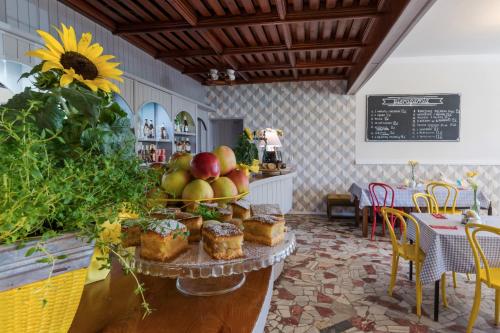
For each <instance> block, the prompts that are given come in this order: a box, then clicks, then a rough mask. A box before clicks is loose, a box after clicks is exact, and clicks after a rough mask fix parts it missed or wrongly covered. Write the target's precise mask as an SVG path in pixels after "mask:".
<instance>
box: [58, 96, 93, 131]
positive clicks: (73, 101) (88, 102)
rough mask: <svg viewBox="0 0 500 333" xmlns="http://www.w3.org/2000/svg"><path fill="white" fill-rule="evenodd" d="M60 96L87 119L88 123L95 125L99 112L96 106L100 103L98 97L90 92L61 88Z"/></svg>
mask: <svg viewBox="0 0 500 333" xmlns="http://www.w3.org/2000/svg"><path fill="white" fill-rule="evenodd" d="M60 91H61V96H62V97H63V98H64V99H65V100H66V101H67V102H68V104H69V105H71V106H72V107H73V108H75V110H76V111H77V112H78V113H79V114H82V115H85V116H86V117H87V118H88V121H89V123H91V124H96V123H97V120H98V117H99V111H98V106H99V105H100V103H101V99H100V98H99V96H97V95H95V94H94V93H92V92H90V91H88V92H87V91H83V90H77V89H73V88H61V89H60Z"/></svg>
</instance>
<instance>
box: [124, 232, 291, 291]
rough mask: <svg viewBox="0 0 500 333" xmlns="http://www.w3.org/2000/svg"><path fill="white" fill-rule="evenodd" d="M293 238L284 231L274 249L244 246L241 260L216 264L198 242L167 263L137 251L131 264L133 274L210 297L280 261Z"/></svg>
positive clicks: (248, 244) (236, 285) (286, 252)
mask: <svg viewBox="0 0 500 333" xmlns="http://www.w3.org/2000/svg"><path fill="white" fill-rule="evenodd" d="M295 245H296V242H295V234H294V233H293V232H291V231H288V232H287V233H286V234H285V240H284V241H283V242H282V243H281V244H279V245H276V246H273V247H271V246H265V245H261V244H257V243H250V242H244V243H243V253H244V257H242V258H238V259H233V260H217V259H213V258H212V257H210V256H209V255H208V254H207V253H206V252H205V251H204V250H203V244H202V242H201V241H200V242H196V243H190V244H189V248H188V249H187V250H186V251H185V252H184V253H182V254H181V255H179V256H178V257H177V258H175V259H174V260H172V261H170V262H160V261H152V260H146V259H142V258H141V257H140V255H139V252H140V251H139V250H140V249H139V247H137V248H136V251H135V260H134V262H133V265H134V267H135V268H136V270H137V272H139V273H141V274H146V275H152V276H159V277H165V278H177V283H176V285H177V289H178V290H179V291H180V292H182V293H184V294H186V295H194V296H212V295H220V294H225V293H229V292H232V291H234V290H236V289H238V288H239V287H241V286H242V285H243V284H244V283H245V273H247V272H251V271H255V270H259V269H262V268H266V267H269V266H271V265H273V264H275V263H277V262H280V261H283V260H284V259H285V258H286V257H288V256H289V255H290V254H291V253H292V252H293V251H294V250H295Z"/></svg>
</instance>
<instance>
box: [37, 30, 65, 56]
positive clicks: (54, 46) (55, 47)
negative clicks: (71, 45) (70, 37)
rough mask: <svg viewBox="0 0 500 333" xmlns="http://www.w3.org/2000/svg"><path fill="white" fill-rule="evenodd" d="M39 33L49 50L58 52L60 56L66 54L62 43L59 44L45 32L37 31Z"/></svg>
mask: <svg viewBox="0 0 500 333" xmlns="http://www.w3.org/2000/svg"><path fill="white" fill-rule="evenodd" d="M37 32H38V34H39V35H40V37H42V39H43V40H44V41H45V45H46V47H47V48H48V49H51V50H53V51H56V52H57V53H58V55H59V56H60V55H61V54H63V53H64V48H63V46H62V45H61V43H59V41H58V40H57V39H55V38H54V37H53V36H52V35H51V34H49V33H48V32H46V31H43V30H37Z"/></svg>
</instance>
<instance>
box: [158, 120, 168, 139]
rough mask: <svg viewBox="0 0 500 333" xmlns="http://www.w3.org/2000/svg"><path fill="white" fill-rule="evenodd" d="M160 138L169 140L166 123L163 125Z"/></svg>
mask: <svg viewBox="0 0 500 333" xmlns="http://www.w3.org/2000/svg"><path fill="white" fill-rule="evenodd" d="M160 138H161V139H162V140H167V129H166V128H165V123H163V124H161V129H160Z"/></svg>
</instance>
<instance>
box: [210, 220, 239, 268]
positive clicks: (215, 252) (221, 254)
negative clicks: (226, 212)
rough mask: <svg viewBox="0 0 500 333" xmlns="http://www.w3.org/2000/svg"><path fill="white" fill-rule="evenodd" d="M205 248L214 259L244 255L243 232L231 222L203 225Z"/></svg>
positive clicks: (226, 258) (227, 258)
mask: <svg viewBox="0 0 500 333" xmlns="http://www.w3.org/2000/svg"><path fill="white" fill-rule="evenodd" d="M202 235H203V249H204V250H205V251H206V252H207V253H208V254H209V255H210V256H211V257H212V258H214V259H224V260H229V259H234V258H239V257H243V249H242V245H243V232H242V231H241V230H240V229H239V228H238V227H237V226H235V225H234V224H231V223H211V224H208V225H204V226H203V230H202Z"/></svg>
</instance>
